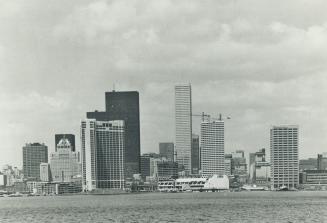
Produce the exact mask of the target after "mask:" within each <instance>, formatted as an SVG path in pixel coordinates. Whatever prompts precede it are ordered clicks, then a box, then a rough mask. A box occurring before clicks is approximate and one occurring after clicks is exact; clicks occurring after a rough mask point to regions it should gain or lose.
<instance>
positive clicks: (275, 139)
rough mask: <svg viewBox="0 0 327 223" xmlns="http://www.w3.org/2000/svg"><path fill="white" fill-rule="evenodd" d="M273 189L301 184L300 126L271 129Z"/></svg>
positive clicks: (294, 186) (295, 186) (292, 187)
mask: <svg viewBox="0 0 327 223" xmlns="http://www.w3.org/2000/svg"><path fill="white" fill-rule="evenodd" d="M270 154H271V155H270V157H271V181H272V189H279V188H281V187H287V188H289V189H294V188H297V187H298V184H299V149H298V126H296V125H282V126H273V127H272V128H271V129H270Z"/></svg>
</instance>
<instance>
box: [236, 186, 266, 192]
mask: <svg viewBox="0 0 327 223" xmlns="http://www.w3.org/2000/svg"><path fill="white" fill-rule="evenodd" d="M241 189H242V190H246V191H264V190H265V188H264V187H258V186H257V185H244V186H242V187H241Z"/></svg>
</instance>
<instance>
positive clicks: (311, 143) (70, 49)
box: [0, 0, 327, 167]
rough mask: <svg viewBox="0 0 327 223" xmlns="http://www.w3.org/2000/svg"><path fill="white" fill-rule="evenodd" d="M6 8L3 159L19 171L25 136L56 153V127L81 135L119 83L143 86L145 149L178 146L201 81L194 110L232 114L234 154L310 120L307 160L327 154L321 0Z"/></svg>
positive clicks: (229, 133) (304, 145) (325, 31)
mask: <svg viewBox="0 0 327 223" xmlns="http://www.w3.org/2000/svg"><path fill="white" fill-rule="evenodd" d="M280 4H282V5H283V9H281V7H279V5H280ZM253 5H255V6H256V7H253ZM0 6H1V7H0V15H1V18H3V19H1V20H0V25H1V27H3V29H2V30H1V31H0V34H1V35H0V86H1V87H0V99H1V104H0V106H1V107H0V121H1V123H2V128H1V129H0V138H1V140H2V145H1V146H0V152H1V154H2V155H1V156H0V166H3V165H5V164H10V165H13V166H18V167H21V166H22V158H21V148H22V146H24V145H25V143H28V142H31V143H33V142H43V143H45V144H46V145H47V146H48V148H49V153H51V152H53V151H54V148H55V145H54V140H53V136H54V135H55V134H57V133H72V134H74V135H75V136H76V137H77V138H78V136H79V124H80V120H83V119H84V118H85V112H86V111H92V110H94V109H95V108H97V109H99V110H104V109H105V106H104V103H103V98H102V95H103V92H106V91H111V90H113V89H116V90H119V91H125V90H133V91H134V90H136V91H139V93H140V122H141V140H140V141H141V153H146V152H158V143H159V142H168V141H171V142H174V141H175V139H174V92H173V88H174V85H175V84H177V83H191V84H192V93H193V95H192V104H193V112H194V113H201V112H206V113H209V114H212V115H215V116H217V115H218V113H222V114H224V115H229V116H231V117H232V120H231V121H229V122H228V123H226V126H225V128H226V138H225V141H226V145H225V150H226V152H227V153H228V152H230V151H234V150H237V149H242V150H245V151H246V152H247V153H249V152H255V151H257V150H258V149H260V148H269V129H270V127H271V126H272V125H280V124H297V125H299V126H300V132H299V158H300V159H301V158H309V157H316V154H318V153H322V152H324V151H326V148H327V140H325V132H326V130H327V119H326V118H324V117H325V114H326V113H327V104H326V103H327V102H325V100H324V97H325V96H326V95H327V80H326V74H325V73H326V71H327V67H326V64H325V59H324V58H326V56H327V55H326V52H327V51H325V50H324V49H325V48H327V43H326V41H325V39H326V36H327V26H326V21H327V15H326V14H325V13H324V12H323V9H324V8H325V7H324V6H325V4H324V3H323V2H322V1H320V2H319V1H316V2H314V3H311V4H307V3H305V2H300V3H299V2H295V1H290V2H287V3H285V2H278V1H277V2H276V1H275V2H273V3H272V2H271V3H265V4H264V3H262V2H261V1H259V0H251V1H250V3H249V2H241V1H223V2H217V1H206V2H205V3H200V2H197V1H192V0H190V1H187V2H186V1H179V2H171V1H156V2H151V3H148V4H143V3H142V2H137V1H133V2H130V1H124V0H121V1H110V2H107V1H99V2H93V1H88V0H85V1H81V2H78V3H77V2H75V1H65V2H64V3H62V4H57V3H44V2H42V1H40V0H33V1H30V2H28V3H27V2H20V1H16V0H13V1H4V2H1V3H0ZM118 12H119V13H118ZM286 12H291V13H286ZM312 12H315V13H312ZM140 15H143V16H140ZM182 18H183V19H182ZM99 24H102V25H99ZM193 120H194V121H193V128H194V133H196V134H199V125H200V123H199V122H198V121H199V120H196V119H193ZM158 127H160V128H158ZM154 129H155V130H156V131H153V130H154ZM76 141H77V142H76V148H77V150H79V148H80V143H79V142H78V141H79V140H76ZM247 157H248V156H247Z"/></svg>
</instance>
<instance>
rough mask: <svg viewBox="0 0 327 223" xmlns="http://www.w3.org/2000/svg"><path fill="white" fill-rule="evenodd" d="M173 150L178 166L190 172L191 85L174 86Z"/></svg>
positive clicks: (187, 172) (186, 172)
mask: <svg viewBox="0 0 327 223" xmlns="http://www.w3.org/2000/svg"><path fill="white" fill-rule="evenodd" d="M175 124H176V129H175V130H176V132H175V133H176V135H175V136H176V137H175V151H176V154H177V155H176V161H177V163H178V166H179V167H183V168H184V170H185V174H186V175H188V174H190V173H191V148H192V91H191V85H190V84H186V85H176V86H175Z"/></svg>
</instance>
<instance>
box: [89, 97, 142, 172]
mask: <svg viewBox="0 0 327 223" xmlns="http://www.w3.org/2000/svg"><path fill="white" fill-rule="evenodd" d="M86 116H87V118H93V119H96V120H97V121H112V120H124V121H125V142H126V147H125V174H126V175H125V176H126V177H132V176H133V174H137V173H140V111H139V93H138V92H137V91H120V92H116V91H112V92H106V111H105V112H98V111H95V112H87V113H86Z"/></svg>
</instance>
